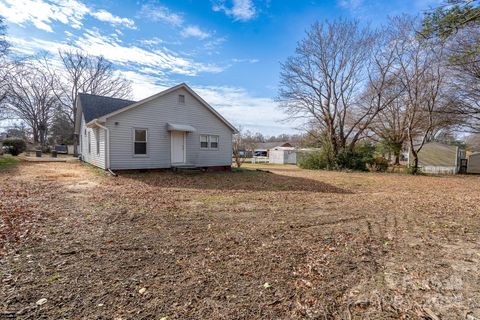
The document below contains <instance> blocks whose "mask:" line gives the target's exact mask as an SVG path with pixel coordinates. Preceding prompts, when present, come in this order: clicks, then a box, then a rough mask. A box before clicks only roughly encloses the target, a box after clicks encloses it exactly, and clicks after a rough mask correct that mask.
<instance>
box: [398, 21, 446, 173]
mask: <svg viewBox="0 0 480 320" xmlns="http://www.w3.org/2000/svg"><path fill="white" fill-rule="evenodd" d="M391 24H392V25H394V27H395V28H396V29H397V37H396V39H395V40H394V45H393V50H394V52H395V55H396V57H397V61H398V64H397V65H396V67H397V71H396V75H397V79H398V81H399V82H400V83H401V85H402V87H403V88H404V89H405V90H404V94H403V95H402V100H401V103H403V104H404V105H403V107H402V108H403V109H404V110H402V113H403V114H404V115H403V116H404V117H405V119H404V121H405V124H406V133H407V139H408V144H409V149H410V154H411V156H412V157H413V164H412V172H413V173H417V172H418V153H419V152H420V151H421V149H422V148H423V146H424V144H425V143H426V142H427V141H429V140H432V139H433V138H434V136H435V134H436V133H437V132H438V130H439V129H443V128H446V127H448V126H450V125H453V122H452V119H451V118H449V117H448V116H446V115H445V112H446V111H447V110H448V108H449V107H450V106H449V104H448V99H447V97H446V95H445V92H446V90H445V85H446V71H445V68H444V64H443V60H444V54H445V50H444V46H443V43H442V42H430V41H424V40H421V39H419V38H418V33H417V31H416V30H417V28H416V27H418V26H419V23H418V21H417V20H416V19H415V18H411V17H408V16H402V17H397V18H394V19H392V20H391Z"/></svg>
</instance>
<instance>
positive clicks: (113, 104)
mask: <svg viewBox="0 0 480 320" xmlns="http://www.w3.org/2000/svg"><path fill="white" fill-rule="evenodd" d="M78 98H79V99H80V104H81V105H82V110H83V114H84V116H85V122H86V123H88V122H90V121H92V120H93V119H96V118H99V117H101V116H104V115H106V114H109V113H111V112H114V111H117V110H119V109H122V108H125V107H126V106H129V105H131V104H133V103H135V102H136V101H131V100H125V99H118V98H110V97H103V96H97V95H94V94H86V93H79V94H78Z"/></svg>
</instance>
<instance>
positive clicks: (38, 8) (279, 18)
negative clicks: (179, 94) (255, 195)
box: [0, 0, 441, 136]
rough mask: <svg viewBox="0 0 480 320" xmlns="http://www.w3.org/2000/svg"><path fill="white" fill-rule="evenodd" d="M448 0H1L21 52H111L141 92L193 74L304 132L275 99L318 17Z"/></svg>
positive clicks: (269, 125)
mask: <svg viewBox="0 0 480 320" xmlns="http://www.w3.org/2000/svg"><path fill="white" fill-rule="evenodd" d="M440 1H441V0H388V1H380V0H379V1H373V0H323V1H320V0H317V1H316V0H305V1H302V0H258V1H255V0H148V1H140V0H137V1H127V0H122V1H115V0H99V1H89V0H0V15H2V16H3V17H4V18H5V20H6V24H7V26H8V40H9V41H10V43H11V44H12V49H13V50H14V52H15V53H17V54H22V55H31V54H35V53H37V52H39V51H41V50H45V51H47V52H49V53H51V54H52V57H53V58H54V57H55V56H56V55H57V53H58V50H61V49H72V48H74V49H75V48H77V49H81V50H84V51H86V52H87V53H89V54H92V55H103V56H104V57H105V58H107V59H108V60H110V61H111V62H113V63H114V64H115V67H116V68H117V69H118V70H119V71H118V72H120V73H121V74H122V76H124V77H126V78H127V79H130V80H131V81H132V82H133V97H132V98H133V99H135V100H140V99H143V98H146V97H148V96H150V95H153V94H155V93H157V92H159V91H161V90H164V89H165V88H168V87H171V86H174V85H176V84H178V83H181V82H185V83H187V84H188V85H190V86H191V87H192V88H193V89H194V90H195V91H197V93H199V94H200V95H201V96H202V97H203V98H204V99H205V100H206V101H207V102H208V103H210V104H211V105H212V106H213V107H214V108H215V109H217V110H218V111H219V112H220V113H221V114H222V115H224V116H225V117H226V118H227V119H228V120H229V121H230V122H232V123H233V124H234V125H236V126H241V127H242V128H244V129H246V130H250V131H253V132H261V133H262V134H264V135H265V136H270V135H278V134H281V133H290V134H292V133H298V127H299V123H298V122H292V121H288V120H285V119H286V115H285V114H283V113H282V111H281V109H279V108H278V106H277V103H276V102H275V97H276V95H277V92H278V83H279V72H280V68H281V63H282V62H284V61H285V60H286V59H287V57H288V56H290V55H292V54H294V52H295V47H296V44H297V42H298V41H300V40H301V39H302V38H303V37H304V35H305V30H307V29H309V27H310V26H311V25H312V24H313V23H314V22H315V21H324V20H326V19H333V18H336V17H344V18H353V19H358V20H359V21H360V22H361V23H365V24H367V23H369V24H371V25H372V26H377V25H380V24H382V23H386V20H387V17H388V16H393V15H397V14H401V13H408V14H413V15H416V14H422V13H423V12H424V11H425V10H428V9H431V8H432V7H435V6H437V5H438V4H439V3H440Z"/></svg>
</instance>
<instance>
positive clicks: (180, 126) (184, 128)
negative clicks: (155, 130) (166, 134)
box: [167, 123, 197, 132]
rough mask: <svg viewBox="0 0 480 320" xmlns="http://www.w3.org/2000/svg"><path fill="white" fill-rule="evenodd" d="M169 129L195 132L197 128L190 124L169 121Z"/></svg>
mask: <svg viewBox="0 0 480 320" xmlns="http://www.w3.org/2000/svg"><path fill="white" fill-rule="evenodd" d="M167 130H168V131H183V132H195V131H197V129H195V128H194V127H192V126H190V125H188V124H176V123H167Z"/></svg>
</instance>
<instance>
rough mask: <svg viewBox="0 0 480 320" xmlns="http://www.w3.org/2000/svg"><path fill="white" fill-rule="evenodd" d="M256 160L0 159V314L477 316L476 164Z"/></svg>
mask: <svg viewBox="0 0 480 320" xmlns="http://www.w3.org/2000/svg"><path fill="white" fill-rule="evenodd" d="M264 167H265V166H264ZM247 168H250V169H254V168H257V167H253V166H249V167H247ZM266 168H268V170H271V172H272V173H266V172H257V171H255V170H244V171H242V172H233V173H221V172H217V173H197V174H185V173H183V174H173V173H168V172H149V173H128V174H127V173H125V174H122V175H120V176H119V177H116V178H115V177H111V176H107V175H105V173H103V171H100V170H97V169H93V168H91V167H88V166H86V165H83V164H80V163H21V164H20V165H18V166H13V167H10V168H7V169H3V170H0V214H1V217H2V220H1V224H0V249H1V252H0V280H1V286H0V319H3V318H6V319H9V318H17V319H163V320H165V319H169V320H170V319H300V318H312V319H435V320H436V319H469V320H474V319H480V177H474V176H457V177H426V176H423V177H412V176H406V175H396V174H368V173H337V172H313V171H304V170H299V169H296V168H295V167H292V166H268V167H266ZM45 299H46V300H45Z"/></svg>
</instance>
